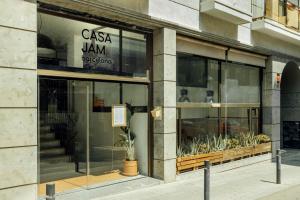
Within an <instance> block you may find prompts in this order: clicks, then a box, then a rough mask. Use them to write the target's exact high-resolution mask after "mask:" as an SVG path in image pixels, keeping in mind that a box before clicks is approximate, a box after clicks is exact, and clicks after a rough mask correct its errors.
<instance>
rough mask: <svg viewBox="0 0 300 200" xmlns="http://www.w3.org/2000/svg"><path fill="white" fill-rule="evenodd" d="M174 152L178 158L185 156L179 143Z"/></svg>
mask: <svg viewBox="0 0 300 200" xmlns="http://www.w3.org/2000/svg"><path fill="white" fill-rule="evenodd" d="M176 154H177V157H178V158H179V157H183V156H185V152H184V149H183V147H182V146H181V145H179V146H178V147H177V151H176Z"/></svg>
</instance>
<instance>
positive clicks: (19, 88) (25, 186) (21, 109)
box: [0, 0, 38, 200]
mask: <svg viewBox="0 0 300 200" xmlns="http://www.w3.org/2000/svg"><path fill="white" fill-rule="evenodd" d="M36 21H37V7H36V4H35V3H31V2H27V1H22V0H3V1H1V6H0V37H1V46H0V74H1V76H0V93H1V94H2V95H1V97H0V161H1V162H0V169H1V171H0V175H1V180H0V199H1V200H14V199H20V197H22V200H33V199H37V179H38V178H37V166H38V163H37V72H36V69H37V63H36V62H37V59H36V58H37V54H36V51H37V50H36V49H37V46H36V30H37V26H36Z"/></svg>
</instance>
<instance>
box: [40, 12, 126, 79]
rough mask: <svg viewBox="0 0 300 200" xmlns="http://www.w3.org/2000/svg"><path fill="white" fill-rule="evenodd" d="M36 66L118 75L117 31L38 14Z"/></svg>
mask: <svg viewBox="0 0 300 200" xmlns="http://www.w3.org/2000/svg"><path fill="white" fill-rule="evenodd" d="M38 15H39V16H38V28H39V30H38V49H37V54H38V65H39V67H40V68H55V69H64V70H67V69H69V70H70V68H72V70H76V71H89V72H90V71H99V72H103V73H116V74H118V73H119V54H120V51H119V30H118V29H113V28H108V27H104V26H100V25H95V24H91V23H86V22H81V21H75V20H71V19H67V18H62V17H57V16H53V15H48V14H44V13H39V14H38Z"/></svg>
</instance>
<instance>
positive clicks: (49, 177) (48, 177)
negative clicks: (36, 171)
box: [40, 169, 83, 183]
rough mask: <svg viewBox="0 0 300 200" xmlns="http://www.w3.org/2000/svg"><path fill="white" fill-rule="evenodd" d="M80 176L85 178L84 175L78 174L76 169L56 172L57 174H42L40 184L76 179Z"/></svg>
mask: <svg viewBox="0 0 300 200" xmlns="http://www.w3.org/2000/svg"><path fill="white" fill-rule="evenodd" d="M78 176H83V174H82V173H78V172H76V171H75V169H74V170H67V171H56V172H51V173H44V174H42V173H41V175H40V182H41V183H45V182H50V181H56V180H61V179H66V178H74V177H78Z"/></svg>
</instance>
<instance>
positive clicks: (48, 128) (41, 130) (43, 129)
mask: <svg viewBox="0 0 300 200" xmlns="http://www.w3.org/2000/svg"><path fill="white" fill-rule="evenodd" d="M50 130H51V126H49V125H42V126H41V125H40V132H47V131H48V132H49V131H50Z"/></svg>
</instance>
